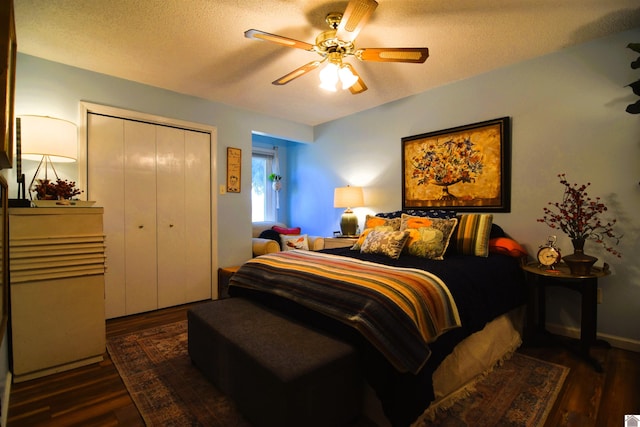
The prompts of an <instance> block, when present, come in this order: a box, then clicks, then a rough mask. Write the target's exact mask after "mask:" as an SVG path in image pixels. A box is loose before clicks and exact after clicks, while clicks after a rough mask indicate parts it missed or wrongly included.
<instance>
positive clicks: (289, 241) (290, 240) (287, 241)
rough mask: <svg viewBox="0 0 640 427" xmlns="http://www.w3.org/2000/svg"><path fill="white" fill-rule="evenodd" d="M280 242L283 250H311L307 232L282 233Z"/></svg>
mask: <svg viewBox="0 0 640 427" xmlns="http://www.w3.org/2000/svg"><path fill="white" fill-rule="evenodd" d="M280 242H281V244H280V246H281V247H282V250H283V251H292V250H294V249H302V250H305V251H308V250H309V239H308V238H307V235H306V234H298V235H293V234H281V235H280Z"/></svg>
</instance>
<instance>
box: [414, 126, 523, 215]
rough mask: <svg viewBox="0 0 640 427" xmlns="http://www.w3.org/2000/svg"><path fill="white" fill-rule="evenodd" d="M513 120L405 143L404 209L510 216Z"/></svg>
mask: <svg viewBox="0 0 640 427" xmlns="http://www.w3.org/2000/svg"><path fill="white" fill-rule="evenodd" d="M510 197H511V125H510V118H509V117H502V118H499V119H494V120H487V121H484V122H480V123H473V124H469V125H465V126H459V127H455V128H450V129H444V130H439V131H435V132H429V133H423V134H421V135H414V136H408V137H404V138H402V209H403V210H404V209H432V208H439V209H453V210H456V211H475V212H481V211H493V212H509V211H510V210H511V205H510Z"/></svg>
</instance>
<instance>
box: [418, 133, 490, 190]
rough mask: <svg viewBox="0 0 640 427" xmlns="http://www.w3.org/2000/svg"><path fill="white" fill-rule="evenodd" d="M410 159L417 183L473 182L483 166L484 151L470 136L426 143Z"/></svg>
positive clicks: (450, 183)
mask: <svg viewBox="0 0 640 427" xmlns="http://www.w3.org/2000/svg"><path fill="white" fill-rule="evenodd" d="M411 160H412V163H413V178H414V179H418V182H417V185H426V184H436V185H453V184H455V183H458V182H461V181H462V182H473V181H475V177H476V176H478V175H479V174H480V173H482V168H483V162H482V160H483V158H482V153H481V152H480V151H479V150H476V149H475V148H474V143H473V142H471V140H470V139H469V138H468V137H462V138H456V139H455V140H454V139H448V140H446V141H442V142H431V143H428V144H425V145H424V146H422V147H421V148H420V154H419V155H416V156H414V157H413V158H412V159H411Z"/></svg>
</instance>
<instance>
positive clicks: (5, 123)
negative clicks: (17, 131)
mask: <svg viewBox="0 0 640 427" xmlns="http://www.w3.org/2000/svg"><path fill="white" fill-rule="evenodd" d="M0 22H1V23H2V25H0V28H2V30H0V31H2V35H1V36H0V40H1V41H0V62H1V65H0V67H1V72H2V82H1V83H0V98H1V100H2V102H3V105H4V112H3V114H2V118H0V128H1V129H2V144H1V145H0V168H1V169H10V168H11V167H12V166H13V129H14V126H13V117H14V111H13V108H14V107H13V104H14V99H15V84H16V52H17V42H16V27H15V19H14V14H13V1H5V2H2V4H1V5H0Z"/></svg>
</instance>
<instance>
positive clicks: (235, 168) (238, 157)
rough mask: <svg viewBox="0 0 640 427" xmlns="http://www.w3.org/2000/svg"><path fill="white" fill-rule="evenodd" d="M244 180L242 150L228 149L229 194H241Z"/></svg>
mask: <svg viewBox="0 0 640 427" xmlns="http://www.w3.org/2000/svg"><path fill="white" fill-rule="evenodd" d="M241 178H242V150H241V149H240V148H233V147H227V193H239V192H240V189H241Z"/></svg>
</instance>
